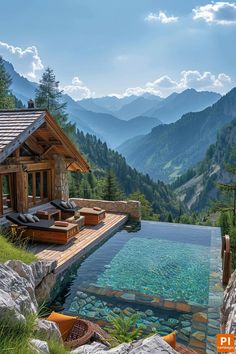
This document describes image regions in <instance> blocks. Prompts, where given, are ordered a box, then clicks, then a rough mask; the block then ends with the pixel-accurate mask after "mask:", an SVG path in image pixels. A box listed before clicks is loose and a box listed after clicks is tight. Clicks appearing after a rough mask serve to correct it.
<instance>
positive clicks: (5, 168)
mask: <svg viewBox="0 0 236 354" xmlns="http://www.w3.org/2000/svg"><path fill="white" fill-rule="evenodd" d="M18 171H20V166H19V165H0V174H6V173H14V172H18Z"/></svg>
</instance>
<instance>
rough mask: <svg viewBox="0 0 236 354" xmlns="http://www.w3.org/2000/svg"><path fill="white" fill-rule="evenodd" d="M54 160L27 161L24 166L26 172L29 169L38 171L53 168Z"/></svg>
mask: <svg viewBox="0 0 236 354" xmlns="http://www.w3.org/2000/svg"><path fill="white" fill-rule="evenodd" d="M53 166H54V162H53V161H48V162H35V163H29V164H25V168H26V170H27V171H28V172H30V171H40V170H50V169H51V168H53Z"/></svg>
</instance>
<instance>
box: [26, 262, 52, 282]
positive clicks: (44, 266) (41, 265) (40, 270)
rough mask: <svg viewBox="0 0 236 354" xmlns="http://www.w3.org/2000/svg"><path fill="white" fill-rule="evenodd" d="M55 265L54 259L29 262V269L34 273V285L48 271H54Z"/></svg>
mask: <svg viewBox="0 0 236 354" xmlns="http://www.w3.org/2000/svg"><path fill="white" fill-rule="evenodd" d="M56 266H57V262H56V261H37V262H34V263H32V264H31V269H32V272H33V275H34V281H35V287H37V286H38V285H39V284H40V283H41V281H42V280H43V279H44V278H45V277H46V276H47V275H48V274H50V273H53V272H54V269H55V268H56Z"/></svg>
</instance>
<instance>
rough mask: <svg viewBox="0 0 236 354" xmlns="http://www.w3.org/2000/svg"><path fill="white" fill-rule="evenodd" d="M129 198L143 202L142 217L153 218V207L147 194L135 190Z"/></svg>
mask: <svg viewBox="0 0 236 354" xmlns="http://www.w3.org/2000/svg"><path fill="white" fill-rule="evenodd" d="M128 199H130V200H138V201H139V202H140V203H141V212H142V219H146V220H148V219H151V217H152V216H153V209H152V207H151V204H150V203H149V201H148V200H147V199H146V198H145V196H144V195H143V194H142V193H140V192H134V193H132V194H130V195H129V197H128Z"/></svg>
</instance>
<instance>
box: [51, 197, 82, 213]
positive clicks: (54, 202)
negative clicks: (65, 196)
mask: <svg viewBox="0 0 236 354" xmlns="http://www.w3.org/2000/svg"><path fill="white" fill-rule="evenodd" d="M62 202H63V204H64V203H66V202H64V201H62V200H60V199H55V200H52V201H51V202H50V203H51V204H52V205H53V206H54V207H56V208H58V209H60V210H62V211H65V212H67V211H70V212H71V211H75V210H79V209H80V207H79V206H77V205H76V207H75V208H68V205H67V204H66V207H65V206H63V205H62Z"/></svg>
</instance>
